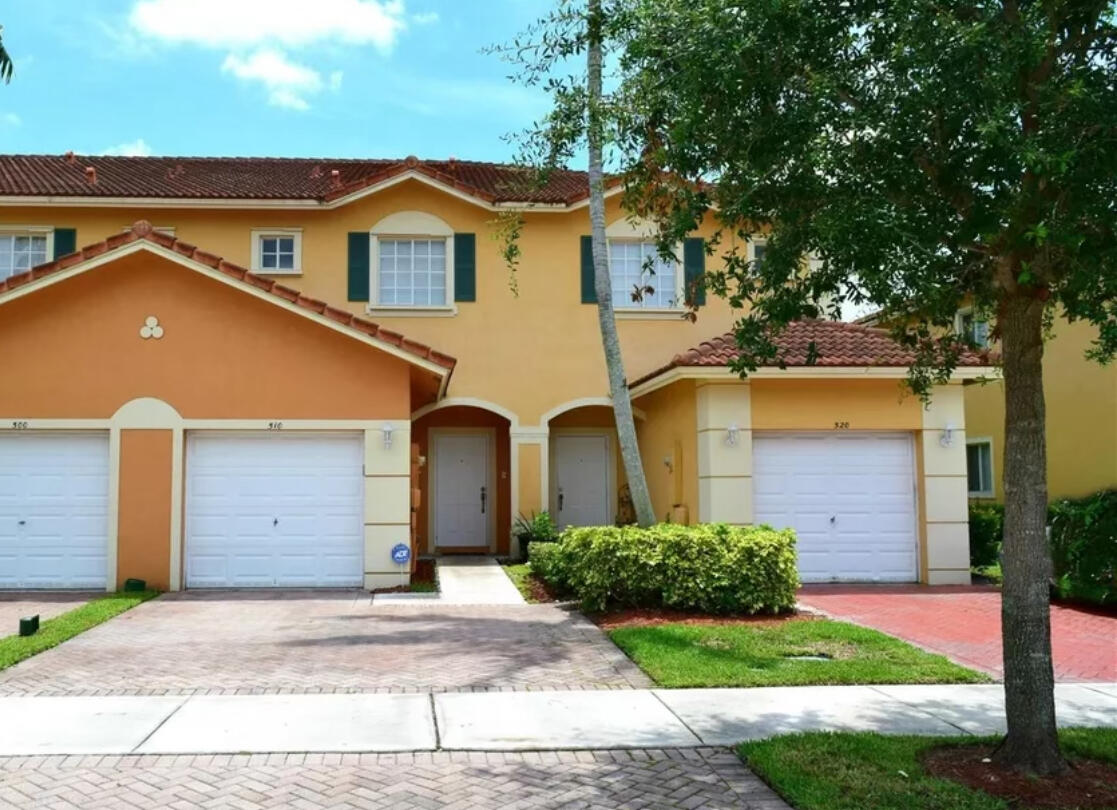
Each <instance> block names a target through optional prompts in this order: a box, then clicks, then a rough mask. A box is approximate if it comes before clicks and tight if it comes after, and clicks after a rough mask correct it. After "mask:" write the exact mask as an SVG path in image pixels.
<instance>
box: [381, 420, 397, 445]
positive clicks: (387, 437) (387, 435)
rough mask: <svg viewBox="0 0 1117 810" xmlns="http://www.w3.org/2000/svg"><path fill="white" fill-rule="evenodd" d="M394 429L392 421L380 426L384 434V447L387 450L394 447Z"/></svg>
mask: <svg viewBox="0 0 1117 810" xmlns="http://www.w3.org/2000/svg"><path fill="white" fill-rule="evenodd" d="M393 430H395V428H393V427H392V424H391V423H390V422H389V423H388V424H386V425H384V427H382V428H380V431H381V432H382V433H383V434H384V449H385V450H391V449H392V431H393Z"/></svg>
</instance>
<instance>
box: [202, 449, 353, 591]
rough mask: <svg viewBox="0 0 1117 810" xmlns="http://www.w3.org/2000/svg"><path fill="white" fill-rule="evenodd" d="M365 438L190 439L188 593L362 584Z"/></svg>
mask: <svg viewBox="0 0 1117 810" xmlns="http://www.w3.org/2000/svg"><path fill="white" fill-rule="evenodd" d="M363 455H364V443H363V441H362V437H361V436H360V435H359V434H356V435H340V434H317V435H316V434H313V433H290V434H289V433H241V434H232V435H229V434H225V435H222V434H219V433H200V434H191V435H190V436H189V440H188V441H187V448H186V587H188V588H260V587H265V588H266V587H288V588H293V587H297V588H304V587H354V586H360V585H362V584H363V581H364V475H363V469H362V465H363V462H364V458H363Z"/></svg>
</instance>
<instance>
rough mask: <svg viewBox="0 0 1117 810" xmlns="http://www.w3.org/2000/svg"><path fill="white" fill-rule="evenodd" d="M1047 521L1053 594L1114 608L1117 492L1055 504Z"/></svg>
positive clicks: (1115, 592)
mask: <svg viewBox="0 0 1117 810" xmlns="http://www.w3.org/2000/svg"><path fill="white" fill-rule="evenodd" d="M1048 520H1049V522H1050V525H1051V557H1052V561H1053V562H1054V568H1055V583H1054V584H1055V591H1056V593H1058V594H1059V596H1061V597H1063V598H1064V599H1079V600H1083V601H1086V602H1093V603H1095V604H1099V605H1117V490H1109V491H1105V492H1098V493H1096V494H1094V495H1091V496H1089V497H1087V498H1081V499H1079V500H1073V501H1072V500H1063V501H1055V502H1054V503H1053V504H1051V506H1050V508H1049V510H1048Z"/></svg>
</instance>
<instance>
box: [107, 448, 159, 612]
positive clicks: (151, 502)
mask: <svg viewBox="0 0 1117 810" xmlns="http://www.w3.org/2000/svg"><path fill="white" fill-rule="evenodd" d="M171 438H172V437H171V431H169V430H122V431H121V432H120V513H119V514H120V518H119V526H118V535H117V537H118V541H117V549H116V554H117V557H116V583H117V587H120V586H122V585H123V584H124V580H126V579H128V578H129V577H134V578H137V579H143V580H146V581H147V585H148V587H149V588H157V589H159V590H166V589H167V588H168V587H169V585H170V581H169V580H170V564H171V545H170V536H171V534H170V531H171Z"/></svg>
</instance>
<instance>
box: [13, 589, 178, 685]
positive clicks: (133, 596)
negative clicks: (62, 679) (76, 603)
mask: <svg viewBox="0 0 1117 810" xmlns="http://www.w3.org/2000/svg"><path fill="white" fill-rule="evenodd" d="M158 595H159V592H158V591H135V592H131V593H123V592H121V593H110V594H106V595H104V596H99V597H96V598H95V599H93V600H91V601H89V602H86V603H85V604H84V605H82V606H80V607H76V608H74V609H73V610H68V611H66V612H65V613H61V614H59V615H57V616H55V617H54V618H53V619H47V620H46V621H44V622H43V623H42V625H41V626H40V627H39V632H37V633H36V634H35V635H33V636H18V635H17V636H7V637H5V638H0V669H7V668H8V667H10V666H12V665H13V664H18V663H19V662H20V661H22V660H23V659H25V658H30V657H31V656H33V655H37V654H39V653H41V652H42V651H43V650H49V649H50V648H51V647H56V646H58V645H59V644H61V643H62V642H63V641H67V640H68V639H71V638H73V637H74V636H76V635H78V634H79V633H84V632H85V631H86V630H88V629H89V628H91V627H96V626H97V625H99V624H101V622H107V621H108V620H109V619H111V618H112V617H113V616H119V615H120V614H121V613H123V612H124V611H126V610H131V609H132V608H134V607H135V606H136V605H138V604H140V603H141V602H146V601H147V600H148V599H151V598H152V597H154V596H158Z"/></svg>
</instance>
